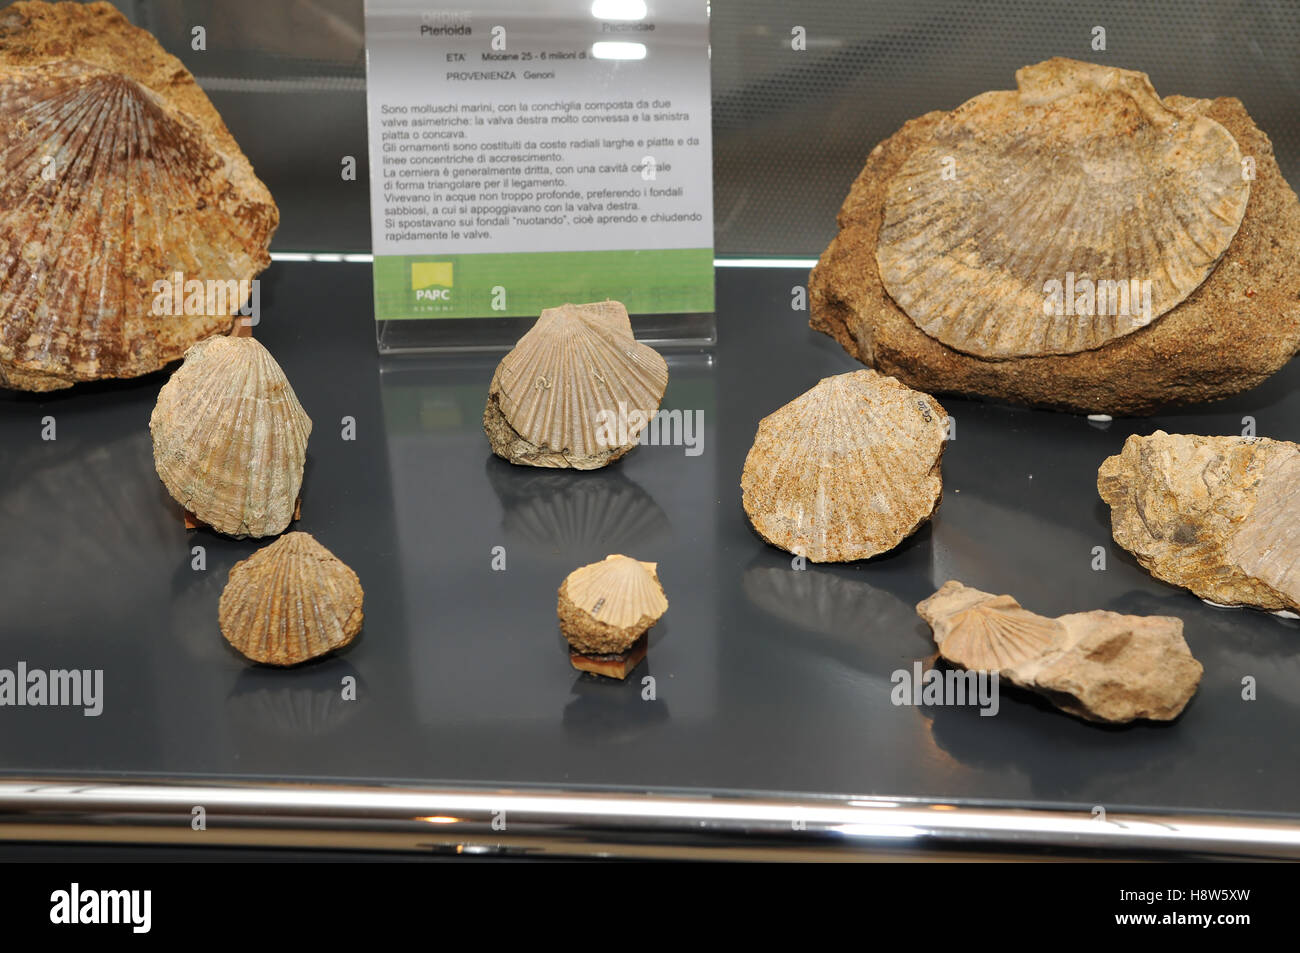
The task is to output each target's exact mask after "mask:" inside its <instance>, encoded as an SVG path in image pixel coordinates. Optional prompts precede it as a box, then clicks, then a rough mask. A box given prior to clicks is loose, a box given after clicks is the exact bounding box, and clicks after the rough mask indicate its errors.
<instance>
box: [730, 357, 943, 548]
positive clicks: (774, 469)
mask: <svg viewBox="0 0 1300 953" xmlns="http://www.w3.org/2000/svg"><path fill="white" fill-rule="evenodd" d="M947 431H948V415H947V413H946V412H945V411H944V409H943V408H942V407H941V406H940V405H939V402H938V401H936V400H935V399H934V398H933V397H931V396H929V395H928V394H923V393H921V392H920V391H915V390H912V389H911V388H909V387H907V386H905V385H904V384H901V383H899V382H898V381H896V380H894V378H892V377H887V376H885V375H884V374H879V373H877V372H875V371H872V370H862V371H853V372H851V373H848V374H839V375H837V376H835V377H827V378H825V379H823V380H822V381H820V382H819V383H818V384H817V386H816V387H814V388H812V389H811V390H809V391H807V392H806V393H804V394H802V395H801V396H799V397H797V398H795V399H794V400H793V401H791V402H790V403H788V404H786V405H785V406H784V407H782V408H781V409H780V410H777V411H776V412H775V413H772V414H770V415H769V416H767V417H764V418H763V420H761V421H760V422H759V425H758V433H757V435H756V436H755V437H754V445H753V446H752V447H751V448H750V450H749V455H748V456H747V457H746V458H745V469H744V473H743V474H742V476H741V481H740V486H741V494H742V502H743V505H744V508H745V514H746V515H747V516H748V517H749V520H750V522H751V523H752V524H753V526H754V529H755V530H756V531H757V532H758V534H759V535H760V536H762V537H763V539H765V540H766V541H767V542H769V543H771V544H772V545H774V546H777V547H779V548H781V549H784V550H786V551H787V552H790V553H794V554H796V555H799V556H806V557H807V558H808V559H810V560H812V561H813V562H817V563H824V562H848V561H851V560H855V559H866V558H868V557H870V556H875V555H877V554H879V553H883V552H887V551H888V550H891V549H893V548H894V547H895V546H897V545H898V544H899V543H900V542H902V541H903V540H904V539H906V538H907V537H908V536H910V535H912V534H913V533H914V532H916V531H917V529H919V528H920V526H921V525H922V524H923V523H925V521H926V520H928V519H929V518H930V516H931V515H932V514H933V513H934V510H935V507H936V506H938V504H939V499H940V496H941V494H942V490H943V478H942V475H941V473H940V459H941V458H942V456H943V451H944V447H945V445H946V441H947Z"/></svg>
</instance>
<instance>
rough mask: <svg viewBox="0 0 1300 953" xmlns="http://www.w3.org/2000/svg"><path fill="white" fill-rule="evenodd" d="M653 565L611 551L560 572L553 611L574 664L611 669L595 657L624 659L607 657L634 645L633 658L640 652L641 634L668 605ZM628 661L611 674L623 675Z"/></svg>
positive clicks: (641, 653)
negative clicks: (562, 579)
mask: <svg viewBox="0 0 1300 953" xmlns="http://www.w3.org/2000/svg"><path fill="white" fill-rule="evenodd" d="M657 568H658V567H657V565H656V564H655V563H648V562H642V561H641V560H638V559H632V558H631V557H629V556H619V555H614V556H606V557H605V558H604V559H603V560H601V561H600V562H598V563H592V564H590V565H588V566H582V567H581V568H579V569H575V570H574V571H573V572H571V573H569V575H568V576H567V577H565V580H564V582H563V583H561V584H560V592H559V603H558V605H557V610H556V611H557V613H558V614H559V618H560V631H561V632H563V633H564V637H565V639H566V640H568V642H569V645H570V646H571V648H572V651H571V655H570V657H571V659H572V661H573V664H574V667H575V668H580V669H584V670H587V671H597V672H600V673H601V674H613V673H611V672H609V671H606V670H604V669H602V668H600V667H599V662H601V661H602V660H604V661H611V662H614V661H617V662H626V661H627V659H625V658H619V659H614V658H607V657H612V656H623V655H624V654H625V653H631V652H633V651H636V650H638V649H639V650H640V651H639V655H638V657H637V659H636V661H639V660H640V658H641V657H643V656H644V654H645V653H644V641H643V636H644V635H645V633H646V632H647V631H648V630H649V629H650V627H651V626H653V625H654V624H655V623H656V622H658V621H659V619H660V617H661V616H663V614H664V613H665V612H667V611H668V599H667V598H666V597H665V596H664V590H663V587H662V586H661V585H660V584H659V576H658V573H657V572H656V570H657ZM584 657H585V658H584ZM584 661H587V662H588V663H589V664H586V665H584V664H582V663H583V662H584ZM591 663H594V664H596V665H597V667H592V664H591ZM632 665H635V662H632ZM630 667H631V666H628V667H627V668H625V669H620V672H621V674H618V676H617V677H620V678H621V677H623V676H624V675H626V672H627V671H628V670H630Z"/></svg>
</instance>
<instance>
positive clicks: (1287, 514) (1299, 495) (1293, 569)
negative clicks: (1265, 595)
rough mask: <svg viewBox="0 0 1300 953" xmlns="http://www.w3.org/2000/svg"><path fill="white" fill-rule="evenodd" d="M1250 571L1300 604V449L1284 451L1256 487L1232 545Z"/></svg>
mask: <svg viewBox="0 0 1300 953" xmlns="http://www.w3.org/2000/svg"><path fill="white" fill-rule="evenodd" d="M1227 556H1228V559H1229V560H1231V561H1232V563H1233V564H1234V565H1235V566H1236V567H1237V568H1238V569H1240V570H1241V571H1242V572H1244V573H1245V574H1246V575H1248V576H1250V577H1252V578H1254V579H1258V580H1259V581H1260V582H1262V583H1264V584H1265V585H1266V586H1268V587H1269V588H1270V589H1272V590H1273V591H1275V592H1276V593H1277V594H1278V595H1279V596H1280V598H1281V601H1283V602H1285V603H1286V605H1287V606H1288V607H1291V608H1296V607H1300V453H1292V454H1288V455H1286V456H1284V457H1282V458H1281V459H1280V460H1279V461H1278V462H1277V463H1275V464H1274V466H1272V467H1271V468H1270V469H1269V470H1268V471H1267V472H1266V473H1264V474H1263V476H1261V477H1260V481H1259V486H1258V487H1257V488H1256V490H1255V506H1254V509H1252V510H1251V512H1250V515H1249V516H1248V517H1246V518H1245V519H1244V520H1242V521H1241V524H1240V525H1239V526H1238V528H1237V532H1236V534H1235V535H1233V537H1232V539H1231V540H1230V541H1229V543H1228V546H1227Z"/></svg>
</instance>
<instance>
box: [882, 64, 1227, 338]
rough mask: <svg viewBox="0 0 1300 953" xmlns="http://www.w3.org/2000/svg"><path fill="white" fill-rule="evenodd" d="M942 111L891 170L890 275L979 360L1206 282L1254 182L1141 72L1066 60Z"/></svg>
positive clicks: (885, 224)
mask: <svg viewBox="0 0 1300 953" xmlns="http://www.w3.org/2000/svg"><path fill="white" fill-rule="evenodd" d="M1016 80H1017V85H1018V87H1019V88H1018V90H1016V91H1014V92H1005V91H999V92H990V93H984V94H982V95H980V96H976V97H975V98H974V99H972V100H969V101H968V102H966V103H965V104H963V105H962V106H960V107H959V108H958V109H956V110H954V111H953V112H952V113H950V114H948V115H947V116H945V117H944V118H943V119H941V120H940V121H939V122H938V123H937V124H936V126H935V127H934V129H933V131H932V133H931V135H930V137H929V138H928V140H927V141H926V142H925V143H924V144H922V145H921V146H920V147H919V148H917V149H916V150H915V151H914V152H913V153H912V154H911V155H910V156H909V157H908V158H907V159H906V161H904V162H903V164H902V166H901V167H900V168H899V169H898V171H897V173H896V174H895V175H894V176H893V178H892V179H891V180H890V181H889V183H888V186H887V191H886V197H885V205H884V212H883V221H882V223H881V227H880V233H879V239H878V243H877V246H876V259H877V262H878V264H879V268H880V277H881V279H882V281H883V282H884V286H885V288H886V289H887V290H888V292H889V295H890V297H892V298H893V299H894V301H896V302H897V303H898V305H899V307H901V308H902V309H903V310H904V311H905V312H906V313H907V314H908V315H909V316H910V317H911V319H912V320H913V321H914V322H915V323H916V325H917V326H918V327H919V328H921V329H922V330H923V331H924V332H925V333H926V334H928V335H930V336H931V337H933V338H935V339H936V340H938V341H940V342H942V343H943V344H946V345H947V346H949V347H951V348H953V349H955V350H958V351H962V352H965V353H967V354H971V355H975V356H976V357H982V358H997V359H1001V358H1011V357H1024V356H1034V355H1048V354H1073V353H1077V352H1079V351H1085V350H1090V349H1093V348H1097V347H1101V346H1103V345H1105V344H1106V343H1108V342H1110V341H1113V340H1115V339H1116V338H1120V337H1123V336H1125V335H1128V334H1132V333H1133V332H1135V331H1137V330H1138V329H1140V328H1142V327H1145V326H1146V325H1148V324H1149V323H1150V322H1152V321H1154V320H1156V319H1157V318H1159V316H1160V315H1162V314H1164V313H1165V312H1167V311H1169V310H1170V309H1171V308H1173V307H1174V306H1175V305H1177V304H1178V303H1179V302H1181V301H1183V300H1184V299H1185V298H1186V297H1187V296H1188V295H1189V294H1191V293H1192V292H1193V291H1195V290H1196V288H1197V287H1198V286H1199V285H1200V284H1201V283H1202V282H1203V281H1204V280H1205V278H1206V276H1208V275H1209V274H1210V272H1211V271H1212V270H1213V269H1214V267H1215V265H1216V263H1217V262H1218V261H1219V258H1220V257H1221V256H1222V255H1223V253H1224V252H1225V251H1226V250H1227V248H1228V245H1229V243H1230V242H1231V241H1232V239H1233V236H1234V235H1236V233H1237V229H1238V228H1239V227H1240V225H1241V221H1242V217H1243V215H1244V214H1245V211H1246V203H1247V200H1248V199H1249V197H1250V181H1249V179H1248V178H1247V176H1245V175H1243V167H1242V154H1241V150H1240V149H1239V148H1238V146H1237V142H1236V140H1235V139H1234V138H1233V137H1232V135H1231V134H1230V133H1229V132H1228V130H1227V129H1225V128H1224V127H1223V126H1221V125H1220V124H1219V123H1217V122H1215V121H1214V120H1213V119H1211V118H1209V117H1208V116H1205V115H1203V114H1202V113H1200V112H1196V111H1191V110H1188V111H1182V110H1180V109H1178V108H1175V107H1174V106H1173V105H1170V103H1169V101H1167V100H1166V101H1161V99H1160V98H1159V96H1157V95H1156V92H1155V90H1154V89H1153V88H1152V86H1151V82H1150V80H1149V79H1148V78H1147V76H1146V74H1145V73H1138V72H1132V71H1129V70H1122V69H1115V68H1113V67H1107V66H1098V65H1095V64H1091V63H1080V62H1076V61H1072V60H1066V59H1053V60H1048V61H1046V62H1044V63H1039V64H1037V65H1035V66H1027V67H1024V68H1023V69H1021V70H1019V71H1018V72H1017V73H1016Z"/></svg>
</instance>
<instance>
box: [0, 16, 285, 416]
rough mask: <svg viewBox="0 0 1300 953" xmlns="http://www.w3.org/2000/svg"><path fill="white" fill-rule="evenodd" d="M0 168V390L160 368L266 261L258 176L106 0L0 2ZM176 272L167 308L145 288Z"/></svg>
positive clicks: (205, 105) (186, 80)
mask: <svg viewBox="0 0 1300 953" xmlns="http://www.w3.org/2000/svg"><path fill="white" fill-rule="evenodd" d="M0 170H3V176H0V276H2V277H0V385H3V386H7V387H14V388H21V389H25V390H34V391H47V390H53V389H56V388H61V387H69V386H71V385H73V384H75V383H77V382H79V381H88V380H96V379H99V378H112V377H119V378H120V377H136V376H139V375H141V374H145V373H148V372H150V371H154V370H157V369H158V368H160V367H162V366H163V365H165V364H167V363H169V362H171V361H174V360H177V359H179V358H180V357H181V356H182V355H183V354H184V353H185V350H186V349H187V348H188V347H189V346H190V345H191V344H193V343H195V342H196V341H199V340H202V339H204V338H206V337H209V336H211V335H213V334H216V333H219V332H221V331H224V330H226V329H228V328H230V327H231V323H232V315H233V314H234V313H235V312H236V311H237V310H238V309H239V307H240V306H241V305H242V304H243V303H244V297H245V295H246V294H247V293H248V290H249V286H248V284H247V282H248V281H250V280H251V279H252V278H253V277H254V276H255V275H256V274H257V273H258V272H260V271H261V270H262V269H263V268H265V267H266V266H267V265H268V264H270V255H269V254H268V251H267V249H268V246H269V243H270V240H271V234H272V232H274V230H275V227H276V225H277V224H278V221H279V212H278V211H277V209H276V207H275V203H274V202H273V201H272V200H271V196H270V194H269V193H268V192H267V190H266V188H265V186H263V185H262V183H261V182H259V181H258V180H257V178H256V177H255V176H254V175H253V172H252V168H251V167H250V166H249V164H248V161H247V160H246V159H245V158H244V156H243V155H242V154H241V153H240V151H239V147H238V146H237V145H236V144H235V142H234V140H233V139H232V138H231V136H230V133H229V132H228V131H227V130H226V127H225V125H224V124H223V123H222V121H221V117H220V116H219V115H217V112H216V110H215V109H213V107H212V104H211V103H210V102H209V101H208V100H207V97H206V96H204V95H203V93H202V91H201V90H199V89H198V87H197V85H196V84H195V83H194V80H193V77H191V76H190V74H189V73H188V72H187V71H186V70H185V68H184V67H183V66H182V65H181V63H180V61H179V60H177V59H176V58H175V57H171V56H168V55H167V54H166V53H164V52H163V50H162V49H161V47H159V46H158V44H157V42H156V41H155V40H154V39H153V37H151V36H150V35H149V34H148V33H146V32H144V31H143V30H139V29H137V28H135V27H133V26H131V25H130V24H129V23H127V22H126V19H125V18H124V17H123V16H122V15H121V14H120V13H118V12H117V11H116V10H114V9H113V8H112V7H111V6H110V5H108V4H106V3H97V4H92V5H90V6H82V5H80V4H68V3H65V4H58V5H47V4H41V3H19V4H15V5H13V6H11V7H9V8H7V9H6V10H4V11H3V12H0ZM178 275H179V276H181V289H180V290H182V291H184V290H185V288H186V285H187V284H188V289H189V293H188V294H183V295H182V296H180V298H179V300H180V303H181V307H180V309H177V308H176V306H175V302H176V301H177V296H176V295H174V294H171V293H167V292H164V291H163V290H162V289H164V288H166V287H167V286H166V285H161V284H157V283H158V282H173V283H175V281H176V278H177V276H178ZM195 281H197V282H199V283H200V284H197V285H196V284H192V282H195ZM241 283H242V284H241ZM200 287H201V288H203V291H202V292H201V293H199V294H198V295H197V296H196V295H195V293H194V289H196V288H200ZM241 292H242V293H241ZM178 310H179V312H181V313H177V312H178Z"/></svg>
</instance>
